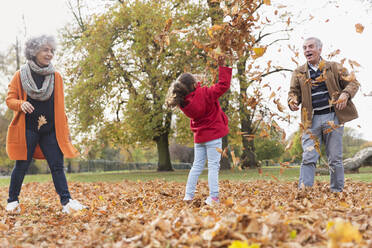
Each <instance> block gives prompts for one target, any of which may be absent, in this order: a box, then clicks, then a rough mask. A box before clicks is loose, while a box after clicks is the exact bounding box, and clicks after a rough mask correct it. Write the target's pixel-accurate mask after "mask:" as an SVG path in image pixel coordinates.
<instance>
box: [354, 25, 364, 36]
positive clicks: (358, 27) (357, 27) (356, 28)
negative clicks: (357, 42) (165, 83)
mask: <svg viewBox="0 0 372 248" xmlns="http://www.w3.org/2000/svg"><path fill="white" fill-rule="evenodd" d="M355 30H356V31H357V33H360V34H361V33H363V30H364V26H363V25H362V24H360V23H357V24H355Z"/></svg>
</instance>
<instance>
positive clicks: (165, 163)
mask: <svg viewBox="0 0 372 248" xmlns="http://www.w3.org/2000/svg"><path fill="white" fill-rule="evenodd" d="M155 142H156V146H157V148H158V171H173V167H172V164H171V160H170V154H169V141H168V133H164V134H162V135H160V136H158V137H156V138H155Z"/></svg>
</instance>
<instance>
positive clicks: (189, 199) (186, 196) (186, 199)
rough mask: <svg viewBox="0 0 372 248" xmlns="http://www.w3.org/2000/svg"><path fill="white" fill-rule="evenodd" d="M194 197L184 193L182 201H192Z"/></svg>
mask: <svg viewBox="0 0 372 248" xmlns="http://www.w3.org/2000/svg"><path fill="white" fill-rule="evenodd" d="M193 198H194V197H192V196H189V195H185V197H184V198H183V201H192V199H193Z"/></svg>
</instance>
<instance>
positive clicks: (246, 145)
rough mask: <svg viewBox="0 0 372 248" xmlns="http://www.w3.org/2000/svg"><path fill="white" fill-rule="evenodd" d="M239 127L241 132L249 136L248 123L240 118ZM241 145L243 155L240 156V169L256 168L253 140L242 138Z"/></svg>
mask: <svg viewBox="0 0 372 248" xmlns="http://www.w3.org/2000/svg"><path fill="white" fill-rule="evenodd" d="M240 123H241V126H242V131H243V132H247V133H249V134H251V132H250V124H248V121H245V120H244V117H243V118H241V121H240ZM242 143H243V154H242V156H241V165H242V168H247V167H249V168H251V169H254V168H257V165H258V163H257V159H256V153H255V149H254V139H250V140H248V139H247V138H246V137H244V136H242Z"/></svg>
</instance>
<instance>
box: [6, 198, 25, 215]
mask: <svg viewBox="0 0 372 248" xmlns="http://www.w3.org/2000/svg"><path fill="white" fill-rule="evenodd" d="M5 210H6V211H7V212H13V213H20V212H21V208H20V206H19V202H18V201H12V202H8V204H7V205H6V207H5Z"/></svg>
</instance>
